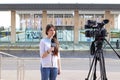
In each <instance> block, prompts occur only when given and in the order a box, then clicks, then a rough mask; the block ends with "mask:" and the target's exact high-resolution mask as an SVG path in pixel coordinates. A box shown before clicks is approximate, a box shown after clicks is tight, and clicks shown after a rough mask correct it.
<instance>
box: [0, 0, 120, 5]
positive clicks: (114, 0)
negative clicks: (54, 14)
mask: <svg viewBox="0 0 120 80" xmlns="http://www.w3.org/2000/svg"><path fill="white" fill-rule="evenodd" d="M4 3H7V4H12V3H17V4H20V3H88V4H89V3H91V4H94V3H99V4H120V0H0V4H4Z"/></svg>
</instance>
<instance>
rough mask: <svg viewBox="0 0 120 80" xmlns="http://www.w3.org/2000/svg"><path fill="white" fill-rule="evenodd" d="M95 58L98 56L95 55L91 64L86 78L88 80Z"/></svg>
mask: <svg viewBox="0 0 120 80" xmlns="http://www.w3.org/2000/svg"><path fill="white" fill-rule="evenodd" d="M95 59H96V56H95V55H94V57H93V60H92V64H91V66H90V70H89V72H88V76H87V78H85V80H88V79H89V76H90V73H91V70H92V67H93V64H94V61H95Z"/></svg>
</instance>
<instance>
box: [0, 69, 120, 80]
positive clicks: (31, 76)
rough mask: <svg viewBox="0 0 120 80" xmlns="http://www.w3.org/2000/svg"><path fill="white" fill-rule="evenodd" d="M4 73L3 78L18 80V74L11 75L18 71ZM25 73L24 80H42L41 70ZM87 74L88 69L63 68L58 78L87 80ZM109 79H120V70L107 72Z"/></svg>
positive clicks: (60, 79) (63, 79) (4, 79)
mask: <svg viewBox="0 0 120 80" xmlns="http://www.w3.org/2000/svg"><path fill="white" fill-rule="evenodd" d="M3 73H4V74H3V75H4V76H3V77H2V80H17V77H16V75H11V74H16V71H13V70H12V71H11V70H5V71H3ZM6 73H7V74H6ZM24 74H25V75H24V80H41V79H40V78H41V76H40V72H39V70H26V71H25V73H24ZM87 74H88V71H85V70H62V73H61V75H58V78H57V80H85V78H86V77H87ZM97 77H98V78H99V77H100V76H99V75H98V74H97ZM107 79H108V80H120V72H107ZM21 80H22V79H21ZM89 80H90V79H89ZM97 80H101V79H97Z"/></svg>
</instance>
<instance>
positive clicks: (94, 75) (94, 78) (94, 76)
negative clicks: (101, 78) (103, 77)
mask: <svg viewBox="0 0 120 80" xmlns="http://www.w3.org/2000/svg"><path fill="white" fill-rule="evenodd" d="M97 60H98V59H97V57H96V59H95V66H94V74H93V80H96V78H97V76H96V67H97Z"/></svg>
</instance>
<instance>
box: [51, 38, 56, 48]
mask: <svg viewBox="0 0 120 80" xmlns="http://www.w3.org/2000/svg"><path fill="white" fill-rule="evenodd" d="M51 47H56V43H55V41H54V40H53V39H52V40H51Z"/></svg>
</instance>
